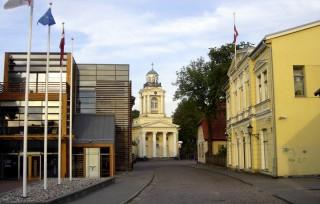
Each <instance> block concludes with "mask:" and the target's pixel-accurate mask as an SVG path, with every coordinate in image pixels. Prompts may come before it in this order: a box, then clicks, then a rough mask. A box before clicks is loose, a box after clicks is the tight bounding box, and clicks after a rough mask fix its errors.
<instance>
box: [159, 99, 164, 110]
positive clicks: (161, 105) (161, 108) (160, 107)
mask: <svg viewBox="0 0 320 204" xmlns="http://www.w3.org/2000/svg"><path fill="white" fill-rule="evenodd" d="M163 107H164V104H163V95H160V106H159V113H163Z"/></svg>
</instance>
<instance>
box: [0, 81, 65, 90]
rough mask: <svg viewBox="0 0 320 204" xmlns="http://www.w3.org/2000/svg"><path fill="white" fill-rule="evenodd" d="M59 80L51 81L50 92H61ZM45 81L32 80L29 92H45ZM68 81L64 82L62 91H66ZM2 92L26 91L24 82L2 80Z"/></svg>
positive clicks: (0, 86)
mask: <svg viewBox="0 0 320 204" xmlns="http://www.w3.org/2000/svg"><path fill="white" fill-rule="evenodd" d="M59 85H60V83H59V82H49V83H48V92H49V93H59ZM45 87H46V83H45V82H30V83H29V93H45ZM66 88H67V83H66V82H63V83H62V92H63V93H66ZM0 93H25V83H24V82H19V83H17V82H6V83H4V82H0Z"/></svg>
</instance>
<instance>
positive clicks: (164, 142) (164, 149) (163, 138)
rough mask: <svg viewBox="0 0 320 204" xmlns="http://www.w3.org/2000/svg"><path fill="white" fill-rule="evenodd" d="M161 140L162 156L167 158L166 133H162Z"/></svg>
mask: <svg viewBox="0 0 320 204" xmlns="http://www.w3.org/2000/svg"><path fill="white" fill-rule="evenodd" d="M162 134H163V135H162V136H163V137H162V140H163V154H162V156H163V157H168V154H167V132H162Z"/></svg>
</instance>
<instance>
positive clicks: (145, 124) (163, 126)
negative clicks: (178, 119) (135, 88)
mask: <svg viewBox="0 0 320 204" xmlns="http://www.w3.org/2000/svg"><path fill="white" fill-rule="evenodd" d="M158 77H159V75H158V73H157V72H156V71H155V70H153V68H152V69H151V70H150V71H149V72H148V73H147V75H146V79H147V82H146V83H145V84H144V87H143V89H141V90H140V91H139V99H140V116H139V118H136V119H134V120H133V127H132V140H133V141H134V143H135V144H137V146H136V148H135V149H134V154H135V155H137V157H138V158H145V157H147V158H160V157H161V158H167V157H177V156H178V127H179V126H178V125H176V124H173V123H172V118H170V117H167V116H166V114H165V90H164V89H163V88H162V87H161V83H160V82H159V81H158Z"/></svg>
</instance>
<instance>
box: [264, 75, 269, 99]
mask: <svg viewBox="0 0 320 204" xmlns="http://www.w3.org/2000/svg"><path fill="white" fill-rule="evenodd" d="M263 80H264V81H263V87H264V99H268V98H269V94H268V75H267V71H264V72H263Z"/></svg>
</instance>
